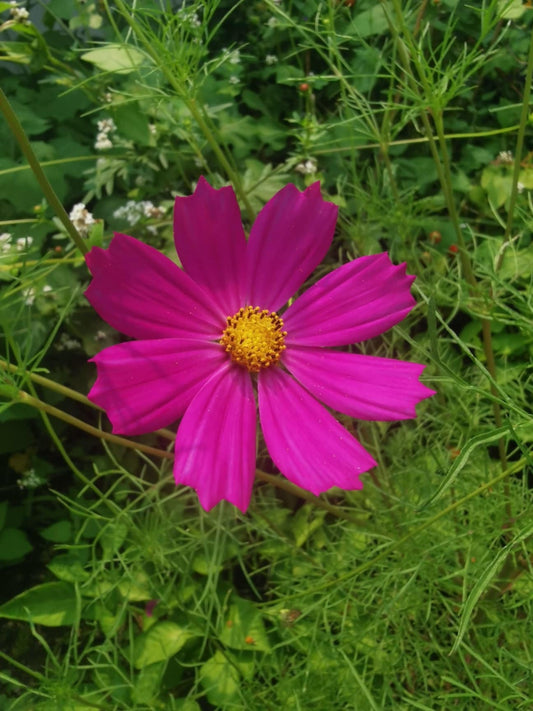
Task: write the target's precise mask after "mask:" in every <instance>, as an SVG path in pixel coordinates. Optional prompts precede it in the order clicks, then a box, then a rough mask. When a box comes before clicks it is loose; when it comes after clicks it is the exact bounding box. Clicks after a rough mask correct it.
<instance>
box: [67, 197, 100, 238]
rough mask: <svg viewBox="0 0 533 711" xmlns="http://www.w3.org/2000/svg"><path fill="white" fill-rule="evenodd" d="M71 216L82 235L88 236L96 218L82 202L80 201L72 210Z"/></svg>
mask: <svg viewBox="0 0 533 711" xmlns="http://www.w3.org/2000/svg"><path fill="white" fill-rule="evenodd" d="M69 218H70V220H71V222H72V224H73V225H74V227H75V228H76V229H77V230H78V232H79V233H80V235H81V236H82V237H87V235H88V234H89V230H90V229H91V227H92V226H93V225H94V224H95V222H96V220H95V219H94V217H93V215H92V213H91V212H89V210H87V208H86V207H85V205H84V204H83V203H82V202H78V203H77V204H76V205H74V207H73V208H72V210H71V211H70V215H69Z"/></svg>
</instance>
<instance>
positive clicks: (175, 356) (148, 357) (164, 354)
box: [88, 338, 227, 435]
mask: <svg viewBox="0 0 533 711" xmlns="http://www.w3.org/2000/svg"><path fill="white" fill-rule="evenodd" d="M91 360H92V361H93V362H94V363H96V367H97V368H98V377H97V379H96V382H95V384H94V385H93V387H92V389H91V392H90V393H89V395H88V397H89V400H92V402H94V403H96V404H97V405H99V406H100V407H102V408H103V409H104V410H105V411H106V413H107V416H108V417H109V419H110V420H111V422H112V424H113V432H117V433H120V434H128V435H136V434H143V433H145V432H153V430H157V429H159V427H166V426H167V425H169V424H171V423H172V422H174V421H175V420H177V419H178V418H179V417H181V415H182V414H183V413H184V412H185V410H186V408H187V407H188V405H189V404H190V402H191V400H192V399H193V397H194V396H195V395H196V393H197V392H198V391H199V390H200V389H201V387H202V386H203V384H204V383H205V382H206V381H207V380H208V379H209V378H210V377H211V376H212V375H213V373H214V372H216V370H217V369H218V368H220V367H221V366H222V365H223V364H224V363H225V362H226V361H227V356H226V354H225V353H224V351H223V349H222V348H221V347H220V346H219V345H218V344H216V343H209V342H207V341H206V342H205V343H202V342H200V341H197V340H188V339H182V338H168V339H160V340H152V341H130V342H128V343H120V344H119V345H116V346H111V347H110V348H105V349H104V350H103V351H101V352H100V353H98V355H96V356H95V357H94V358H92V359H91Z"/></svg>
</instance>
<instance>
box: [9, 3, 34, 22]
mask: <svg viewBox="0 0 533 711" xmlns="http://www.w3.org/2000/svg"><path fill="white" fill-rule="evenodd" d="M9 12H10V14H11V17H12V18H13V20H14V22H22V23H23V24H25V25H29V24H30V21H29V19H28V18H29V16H30V13H29V12H28V11H27V10H26V8H25V7H17V3H16V2H15V3H13V2H12V3H11V10H10V11H9Z"/></svg>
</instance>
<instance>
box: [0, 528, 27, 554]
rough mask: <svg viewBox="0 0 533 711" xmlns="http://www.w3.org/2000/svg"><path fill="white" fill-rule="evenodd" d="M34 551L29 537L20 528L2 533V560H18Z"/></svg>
mask: <svg viewBox="0 0 533 711" xmlns="http://www.w3.org/2000/svg"><path fill="white" fill-rule="evenodd" d="M31 550H33V546H32V544H31V543H30V542H29V541H28V537H27V536H26V534H25V533H24V531H21V530H20V529H19V528H4V529H3V531H0V560H17V558H22V557H23V556H25V555H26V553H29V552H30V551H31Z"/></svg>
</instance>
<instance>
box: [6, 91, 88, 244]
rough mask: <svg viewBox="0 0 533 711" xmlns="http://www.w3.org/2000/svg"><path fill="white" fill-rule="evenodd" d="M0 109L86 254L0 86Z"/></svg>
mask: <svg viewBox="0 0 533 711" xmlns="http://www.w3.org/2000/svg"><path fill="white" fill-rule="evenodd" d="M0 110H1V111H2V113H3V114H4V116H5V119H6V121H7V123H8V126H9V128H10V129H11V132H12V134H13V136H14V137H15V139H16V141H17V143H18V144H19V147H20V150H21V151H22V153H23V154H24V156H25V157H26V160H27V161H28V163H29V164H30V167H31V169H32V171H33V174H34V175H35V178H36V179H37V182H38V183H39V185H40V187H41V190H42V191H43V193H44V196H45V197H46V199H47V200H48V203H49V204H50V206H51V207H52V209H53V210H54V212H55V213H56V215H57V216H58V218H59V219H60V220H61V222H62V223H63V225H64V227H65V229H66V231H67V233H68V235H69V237H70V238H71V239H72V241H73V242H74V244H75V245H76V247H77V248H78V249H79V250H80V252H81V253H82V254H87V252H88V251H89V249H88V247H87V245H86V244H85V242H84V241H83V239H82V238H81V236H80V234H79V233H78V230H77V229H76V228H75V227H74V225H73V224H72V222H71V220H70V218H69V216H68V215H67V212H66V210H65V208H64V207H63V205H62V203H61V200H60V199H59V198H58V197H57V195H56V193H55V191H54V189H53V187H52V186H51V185H50V182H49V181H48V178H47V177H46V175H45V173H44V171H43V169H42V168H41V164H40V163H39V160H38V158H37V156H36V155H35V153H34V151H33V148H32V147H31V144H30V142H29V140H28V137H27V136H26V133H25V131H24V129H23V128H22V125H21V123H20V121H19V120H18V117H17V115H16V113H15V112H14V111H13V109H12V107H11V104H10V103H9V101H8V99H7V96H6V95H5V94H4V92H3V91H2V88H1V87H0Z"/></svg>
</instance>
